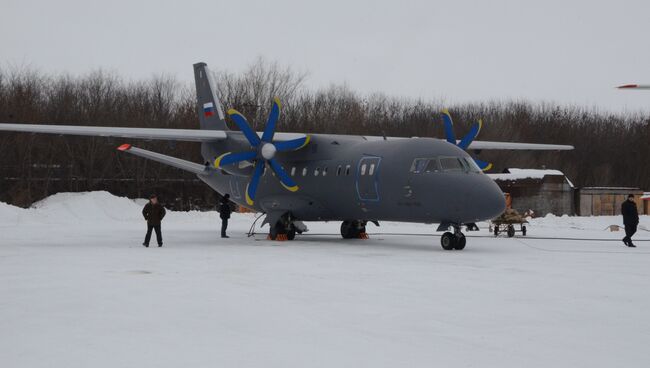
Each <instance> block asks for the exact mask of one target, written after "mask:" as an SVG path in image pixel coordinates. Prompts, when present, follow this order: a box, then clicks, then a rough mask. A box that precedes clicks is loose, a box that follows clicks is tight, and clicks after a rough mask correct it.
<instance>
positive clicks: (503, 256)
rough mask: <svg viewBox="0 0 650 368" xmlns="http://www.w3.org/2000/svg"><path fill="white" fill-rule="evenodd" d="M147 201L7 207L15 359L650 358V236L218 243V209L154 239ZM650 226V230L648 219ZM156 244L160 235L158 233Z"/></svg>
mask: <svg viewBox="0 0 650 368" xmlns="http://www.w3.org/2000/svg"><path fill="white" fill-rule="evenodd" d="M141 204H142V203H136V202H134V201H131V200H128V199H125V198H117V197H114V196H111V195H109V194H107V193H103V192H95V193H85V194H58V195H55V196H53V197H50V198H49V199H47V200H45V201H43V202H41V203H39V204H38V205H37V206H36V208H33V209H27V210H25V209H19V208H16V207H12V206H8V205H6V204H2V203H0V366H1V367H12V368H13V367H66V368H72V367H111V368H115V367H138V368H141V367H157V368H159V367H328V368H331V367H435V366H445V367H450V366H463V367H465V366H472V367H614V366H625V367H647V366H648V365H650V349H648V344H649V343H650V242H648V241H642V240H641V239H650V234H649V233H648V232H646V231H640V233H639V234H638V238H639V239H640V240H638V241H637V245H638V246H639V247H638V248H636V249H628V248H626V247H624V246H623V244H622V243H621V242H619V241H618V239H620V238H622V237H623V234H622V233H621V232H609V231H605V230H604V229H605V228H606V227H607V226H608V225H611V224H619V223H620V219H618V218H614V217H598V218H569V217H553V216H548V217H545V218H541V219H536V220H534V221H533V222H532V224H531V225H530V227H529V235H530V236H531V237H565V238H589V239H611V241H599V240H589V241H578V240H553V239H532V238H523V237H517V238H513V239H508V238H501V237H500V238H497V239H495V238H493V237H491V236H490V234H488V231H487V229H485V226H483V227H484V229H483V230H481V231H480V232H479V233H470V234H469V236H470V238H469V239H468V245H467V248H466V249H465V250H464V251H462V252H459V251H452V252H446V251H443V250H442V249H441V248H440V245H439V238H438V236H424V235H387V234H385V233H413V234H434V232H433V230H434V226H431V225H430V226H426V225H413V224H396V223H385V224H382V226H381V227H380V228H375V227H374V225H369V228H368V230H369V232H371V233H382V232H383V233H384V234H374V235H372V236H371V239H370V240H341V239H339V237H338V235H337V233H338V226H339V224H338V223H322V224H319V223H309V224H308V226H309V227H310V228H311V232H312V233H317V234H331V235H310V236H303V237H299V238H297V240H296V241H293V242H282V243H278V242H268V241H265V240H263V239H264V236H263V235H259V236H258V237H257V238H255V239H252V238H247V237H246V235H245V232H246V231H248V228H249V226H250V224H251V222H252V220H253V218H254V217H253V216H252V215H235V216H234V218H233V220H232V224H231V228H230V235H231V236H232V238H230V239H227V240H222V239H220V238H219V237H218V227H219V220H218V214H217V213H214V212H210V213H198V212H191V213H174V212H172V213H169V214H168V216H167V217H166V218H165V221H164V225H163V232H164V237H165V246H164V247H163V248H148V249H147V248H144V247H142V246H141V245H140V244H141V243H142V237H143V235H144V231H143V230H144V229H143V228H144V224H143V221H142V219H141V215H140V210H141ZM641 223H642V225H643V226H645V227H646V228H650V218H647V217H644V218H643V219H642V221H641ZM153 243H155V242H152V244H153Z"/></svg>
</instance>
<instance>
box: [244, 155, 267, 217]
mask: <svg viewBox="0 0 650 368" xmlns="http://www.w3.org/2000/svg"><path fill="white" fill-rule="evenodd" d="M264 165H265V163H264V160H259V161H257V163H256V164H255V172H253V177H251V181H250V182H249V183H248V186H247V187H246V203H248V205H249V206H252V205H253V203H254V202H255V193H256V192H257V186H258V185H259V184H260V179H261V178H262V174H263V173H264Z"/></svg>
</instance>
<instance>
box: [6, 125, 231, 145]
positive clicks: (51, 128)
mask: <svg viewBox="0 0 650 368" xmlns="http://www.w3.org/2000/svg"><path fill="white" fill-rule="evenodd" d="M0 131H13V132H28V133H46V134H69V135H85V136H97V137H119V138H139V139H161V140H171V141H189V142H211V141H220V140H223V139H226V138H227V135H226V132H225V131H223V130H198V129H159V128H122V127H104V126H75V125H44V124H0Z"/></svg>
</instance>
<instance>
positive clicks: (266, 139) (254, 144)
mask: <svg viewBox="0 0 650 368" xmlns="http://www.w3.org/2000/svg"><path fill="white" fill-rule="evenodd" d="M280 108H281V106H280V99H278V98H277V97H276V98H275V99H274V101H273V107H272V108H271V113H270V114H269V118H268V120H267V121H266V126H265V128H264V133H263V134H262V138H260V137H259V136H258V135H257V133H255V132H254V131H253V129H251V127H250V125H249V124H248V121H247V120H246V118H245V117H244V115H242V114H241V113H240V112H239V111H237V110H235V109H230V110H228V115H230V117H231V118H232V120H233V121H234V122H235V124H236V125H237V126H238V127H239V129H240V130H241V131H242V133H244V136H245V137H246V139H247V140H248V142H249V143H250V145H251V148H252V150H251V151H244V152H236V153H232V152H226V153H224V154H223V155H221V156H219V157H217V158H216V160H214V167H216V168H223V167H225V166H228V165H232V164H235V163H238V162H241V161H254V162H255V169H254V171H253V176H252V177H251V180H250V182H249V183H248V185H247V186H246V203H248V204H249V205H251V206H252V205H253V203H254V201H255V193H256V192H257V187H258V185H259V183H260V179H261V177H262V174H264V166H265V165H266V164H268V165H269V166H270V167H271V170H273V172H274V173H275V176H276V177H277V178H278V180H280V183H281V184H282V186H283V187H285V188H286V189H287V190H289V191H291V192H295V191H297V190H298V185H296V183H295V182H294V181H293V179H291V177H290V176H289V175H288V174H287V172H286V171H284V169H283V168H282V166H281V165H280V164H279V163H278V162H277V161H276V160H275V158H274V157H275V154H276V153H277V152H284V151H295V150H299V149H301V148H303V147H305V146H306V145H307V144H309V140H310V137H309V136H305V137H302V138H297V139H292V140H288V141H282V142H273V135H274V134H275V128H276V125H277V122H278V118H279V117H280Z"/></svg>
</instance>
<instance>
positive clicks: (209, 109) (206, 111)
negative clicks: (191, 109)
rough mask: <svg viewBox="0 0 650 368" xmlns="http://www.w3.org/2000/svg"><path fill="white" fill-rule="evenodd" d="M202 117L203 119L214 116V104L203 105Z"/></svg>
mask: <svg viewBox="0 0 650 368" xmlns="http://www.w3.org/2000/svg"><path fill="white" fill-rule="evenodd" d="M203 115H205V117H208V116H212V115H214V104H213V103H212V102H207V103H204V104H203Z"/></svg>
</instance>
